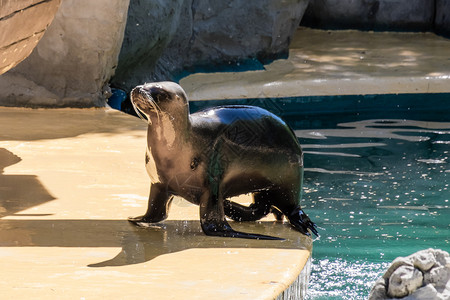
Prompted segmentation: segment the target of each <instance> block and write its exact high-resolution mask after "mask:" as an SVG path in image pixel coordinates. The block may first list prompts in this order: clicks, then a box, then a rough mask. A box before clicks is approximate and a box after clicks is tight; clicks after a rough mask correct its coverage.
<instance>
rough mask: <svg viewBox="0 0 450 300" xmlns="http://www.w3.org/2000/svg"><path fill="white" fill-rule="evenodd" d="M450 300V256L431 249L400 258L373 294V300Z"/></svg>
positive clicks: (374, 288)
mask: <svg viewBox="0 0 450 300" xmlns="http://www.w3.org/2000/svg"><path fill="white" fill-rule="evenodd" d="M384 299H404V300H425V299H426V300H443V299H450V255H449V253H448V252H446V251H443V250H436V249H427V250H422V251H419V252H416V253H414V254H412V255H410V256H408V257H398V258H396V259H395V260H394V261H393V262H392V264H391V266H390V267H389V268H388V269H387V271H386V272H385V273H384V274H383V276H382V277H381V278H380V279H378V280H377V281H376V282H375V284H374V286H373V287H372V290H371V291H370V295H369V300H384Z"/></svg>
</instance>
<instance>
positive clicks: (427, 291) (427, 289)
mask: <svg viewBox="0 0 450 300" xmlns="http://www.w3.org/2000/svg"><path fill="white" fill-rule="evenodd" d="M419 299H427V300H440V298H439V296H438V292H437V291H436V289H435V288H434V286H433V285H431V284H429V285H426V286H424V287H421V288H420V289H418V290H416V291H415V292H414V293H413V294H412V295H410V296H408V297H405V298H403V300H419Z"/></svg>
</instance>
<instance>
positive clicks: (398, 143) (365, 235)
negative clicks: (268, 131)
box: [190, 94, 450, 300]
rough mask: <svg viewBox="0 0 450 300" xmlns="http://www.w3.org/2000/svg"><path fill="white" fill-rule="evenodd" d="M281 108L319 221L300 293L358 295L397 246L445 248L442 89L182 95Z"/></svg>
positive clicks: (195, 106)
mask: <svg viewBox="0 0 450 300" xmlns="http://www.w3.org/2000/svg"><path fill="white" fill-rule="evenodd" d="M222 104H247V105H257V106H260V107H263V108H266V109H268V110H270V111H272V112H273V113H275V114H277V115H279V116H281V117H282V118H283V119H284V120H286V121H287V123H288V124H289V125H290V126H291V127H292V128H293V129H294V130H295V133H296V135H297V136H298V138H299V141H300V143H301V145H302V147H303V150H304V152H305V176H304V193H303V200H302V206H303V208H304V209H305V211H306V212H307V213H308V215H309V216H310V217H311V219H312V220H313V221H315V222H316V223H317V225H318V226H319V227H320V230H319V232H320V234H321V237H320V239H318V240H316V241H315V242H314V246H313V247H314V249H313V261H312V271H311V277H310V281H309V290H308V299H310V300H318V299H352V300H353V299H366V298H367V297H368V295H369V292H370V289H371V287H372V285H373V283H374V282H375V280H376V279H377V278H378V277H379V276H381V275H382V274H383V273H384V271H385V269H386V268H387V267H388V265H389V264H390V262H392V260H394V259H395V258H396V257H398V256H407V255H410V254H412V253H414V252H416V251H418V250H422V249H427V248H430V247H431V248H439V249H443V250H446V251H450V225H449V224H450V187H449V183H450V180H449V177H450V158H449V157H450V154H449V151H450V94H399V95H397V94H395V95H394V94H392V95H364V96H363V95H357V96H323V97H322V96H320V97H314V96H311V97H300V98H297V97H293V98H291V97H290V98H277V99H268V98H258V99H231V100H230V99H229V100H221V101H217V100H215V101H198V102H197V101H193V102H190V107H191V111H197V110H199V109H201V108H204V107H208V106H216V105H222Z"/></svg>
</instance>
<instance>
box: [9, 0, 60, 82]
mask: <svg viewBox="0 0 450 300" xmlns="http://www.w3.org/2000/svg"><path fill="white" fill-rule="evenodd" d="M0 3H1V4H0V75H1V74H3V73H4V72H6V71H8V70H9V69H11V68H13V67H14V66H16V65H17V64H18V63H20V62H21V61H22V60H24V59H25V58H26V57H27V56H28V55H30V53H31V51H33V49H34V47H36V45H37V43H38V42H39V40H40V39H41V38H42V36H43V35H44V32H45V30H46V29H47V27H48V25H49V24H50V23H51V22H52V20H53V18H54V16H55V14H56V11H57V10H58V7H59V4H60V0H49V1H40V0H22V1H13V0H3V1H0Z"/></svg>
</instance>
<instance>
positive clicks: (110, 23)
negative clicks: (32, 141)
mask: <svg viewBox="0 0 450 300" xmlns="http://www.w3.org/2000/svg"><path fill="white" fill-rule="evenodd" d="M7 2H8V1H7ZM42 2H43V3H44V2H48V1H42ZM127 9H128V1H121V0H96V1H91V0H64V1H62V3H61V6H60V8H59V10H58V12H57V13H56V16H55V19H54V21H53V22H52V24H51V25H50V26H49V27H48V29H47V32H46V33H45V35H44V36H43V38H42V39H41V41H40V42H39V44H38V45H37V46H36V48H35V49H34V51H33V52H32V53H31V55H30V56H29V57H28V58H27V59H25V60H24V61H23V62H22V63H20V64H19V65H18V66H17V67H15V68H14V69H12V70H10V71H9V72H8V73H5V74H3V75H2V76H1V77H0V105H9V106H39V107H60V106H79V107H86V106H104V105H105V101H106V99H105V98H106V97H105V95H104V91H105V89H107V84H108V82H109V80H110V78H111V76H112V75H113V74H114V69H115V67H116V65H117V59H118V55H119V51H120V46H121V44H122V39H123V32H124V29H125V23H126V17H127Z"/></svg>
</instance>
